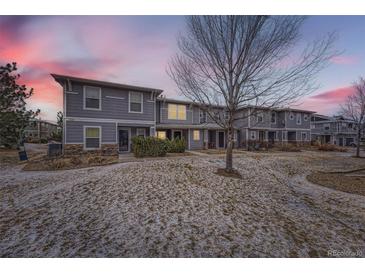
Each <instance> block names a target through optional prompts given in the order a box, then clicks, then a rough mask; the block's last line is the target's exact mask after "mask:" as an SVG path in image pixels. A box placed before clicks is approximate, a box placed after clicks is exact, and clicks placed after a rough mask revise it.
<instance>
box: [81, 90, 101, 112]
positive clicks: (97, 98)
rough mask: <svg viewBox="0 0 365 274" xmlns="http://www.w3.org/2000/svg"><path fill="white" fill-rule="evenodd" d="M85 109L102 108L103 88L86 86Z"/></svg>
mask: <svg viewBox="0 0 365 274" xmlns="http://www.w3.org/2000/svg"><path fill="white" fill-rule="evenodd" d="M84 109H92V110H101V89H100V88H98V87H90V86H84Z"/></svg>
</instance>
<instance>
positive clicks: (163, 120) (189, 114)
mask: <svg viewBox="0 0 365 274" xmlns="http://www.w3.org/2000/svg"><path fill="white" fill-rule="evenodd" d="M168 104H169V103H168V102H160V115H159V123H160V124H182V125H191V124H192V123H193V109H192V107H190V105H189V104H181V105H185V106H186V120H175V119H168ZM172 104H178V103H172Z"/></svg>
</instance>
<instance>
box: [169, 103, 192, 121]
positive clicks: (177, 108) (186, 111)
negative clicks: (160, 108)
mask: <svg viewBox="0 0 365 274" xmlns="http://www.w3.org/2000/svg"><path fill="white" fill-rule="evenodd" d="M169 105H174V106H176V119H174V118H169ZM179 106H185V119H179ZM188 111H191V110H188V107H187V105H184V104H175V103H167V120H174V121H187V120H188Z"/></svg>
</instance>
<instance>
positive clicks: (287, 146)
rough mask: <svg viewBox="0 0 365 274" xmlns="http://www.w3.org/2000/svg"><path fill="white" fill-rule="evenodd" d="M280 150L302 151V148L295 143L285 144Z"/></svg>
mask: <svg viewBox="0 0 365 274" xmlns="http://www.w3.org/2000/svg"><path fill="white" fill-rule="evenodd" d="M279 151H285V152H301V150H300V148H299V147H297V146H295V145H293V144H283V145H282V146H280V147H279Z"/></svg>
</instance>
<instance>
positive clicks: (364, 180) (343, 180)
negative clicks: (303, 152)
mask: <svg viewBox="0 0 365 274" xmlns="http://www.w3.org/2000/svg"><path fill="white" fill-rule="evenodd" d="M351 173H352V172H346V173H345V172H342V173H338V172H336V173H334V172H313V173H312V174H310V175H308V176H307V179H308V180H309V181H310V182H312V183H314V184H317V185H321V186H324V187H328V188H332V189H335V190H339V191H343V192H347V193H352V194H358V195H363V196H365V176H364V175H362V174H359V175H357V174H351Z"/></svg>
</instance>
